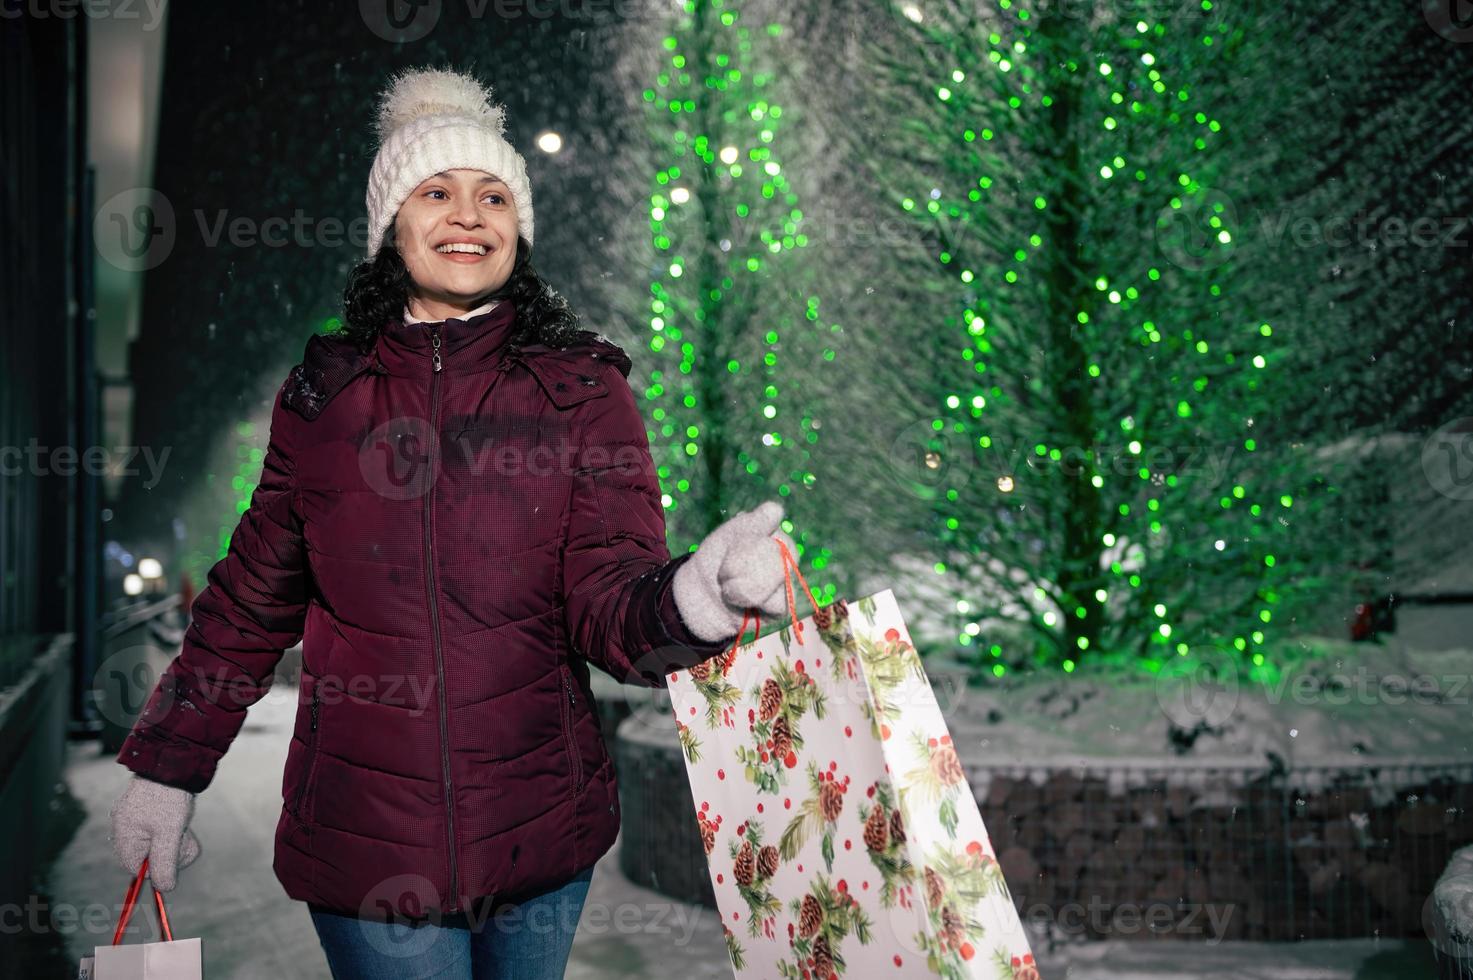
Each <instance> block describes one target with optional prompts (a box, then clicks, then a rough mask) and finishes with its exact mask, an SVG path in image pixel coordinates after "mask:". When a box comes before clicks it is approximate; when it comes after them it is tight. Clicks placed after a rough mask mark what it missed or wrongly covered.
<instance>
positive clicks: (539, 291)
mask: <svg viewBox="0 0 1473 980" xmlns="http://www.w3.org/2000/svg"><path fill="white" fill-rule="evenodd" d="M531 250H532V249H531V246H530V245H528V244H527V240H526V239H525V238H523V237H522V236H520V235H518V236H517V257H516V261H515V262H514V264H513V265H512V270H511V276H510V278H508V279H507V281H506V283H505V284H504V285H503V286H502V287H501V288H500V289H498V290H496V291H495V292H493V293H488V294H487V295H486V296H485V297H484V298H483V301H490V300H493V299H509V300H511V301H512V305H514V306H515V307H516V311H517V318H516V323H515V324H514V325H513V326H512V333H511V337H510V338H509V341H508V342H509V343H511V344H513V345H516V346H522V345H525V344H536V343H541V344H546V345H548V346H549V347H554V348H558V349H562V348H565V347H567V346H569V345H570V344H572V343H573V342H574V341H576V340H579V339H581V338H582V337H583V336H584V335H586V334H588V333H589V332H588V331H585V330H582V329H580V328H579V326H578V323H579V318H578V314H576V313H574V312H573V310H572V308H570V307H569V306H568V301H567V300H566V299H565V298H563V296H561V295H560V294H559V293H558V292H557V290H555V289H553V288H552V286H551V284H549V283H548V282H547V280H545V279H543V278H542V276H541V275H539V274H538V273H537V270H536V269H534V268H533V267H532V260H531ZM412 284H413V281H412V280H411V279H410V276H409V269H408V267H406V266H405V265H404V257H403V256H402V255H400V254H399V248H398V245H397V243H396V241H395V238H394V226H393V225H392V224H390V225H389V228H388V230H387V232H386V233H385V235H384V242H383V246H382V247H381V248H380V249H379V251H378V254H377V255H376V256H374V257H373V258H372V259H366V260H364V261H363V262H360V263H358V265H356V266H355V267H354V268H353V271H352V272H350V273H349V274H348V285H347V287H346V288H345V289H344V290H343V311H344V314H345V316H344V322H343V325H342V326H341V327H339V328H337V329H336V330H334V331H332V333H331V336H334V337H341V338H344V339H346V340H349V341H351V342H353V344H354V345H356V346H357V348H358V349H359V350H360V351H364V352H367V351H368V350H370V349H372V347H373V345H374V342H375V341H376V340H377V339H378V335H379V330H381V329H382V328H383V325H384V324H385V323H388V322H391V321H396V320H398V319H399V318H400V317H401V316H403V314H404V305H405V303H407V302H408V301H409V289H410V286H411V285H412Z"/></svg>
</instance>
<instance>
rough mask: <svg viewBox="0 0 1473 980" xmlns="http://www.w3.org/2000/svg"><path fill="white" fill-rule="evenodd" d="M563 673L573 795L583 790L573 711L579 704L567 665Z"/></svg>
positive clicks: (565, 724) (564, 733) (564, 724)
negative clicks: (566, 701) (566, 702)
mask: <svg viewBox="0 0 1473 980" xmlns="http://www.w3.org/2000/svg"><path fill="white" fill-rule="evenodd" d="M560 669H561V670H562V672H563V690H564V691H566V692H567V694H568V707H566V708H564V709H563V738H564V740H565V741H566V742H567V745H568V758H569V759H570V760H571V761H572V763H573V793H574V794H575V795H576V794H577V792H578V791H579V790H580V789H582V788H583V760H582V759H580V758H579V757H578V742H577V739H576V738H574V736H573V710H574V708H576V707H577V705H578V702H577V700H576V699H575V698H574V697H573V675H572V672H571V671H569V670H568V668H567V666H566V665H561V666H560Z"/></svg>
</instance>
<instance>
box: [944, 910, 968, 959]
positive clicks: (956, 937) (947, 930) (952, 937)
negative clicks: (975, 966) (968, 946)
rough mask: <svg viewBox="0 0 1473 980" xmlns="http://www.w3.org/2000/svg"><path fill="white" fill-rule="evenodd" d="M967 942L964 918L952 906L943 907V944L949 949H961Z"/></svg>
mask: <svg viewBox="0 0 1473 980" xmlns="http://www.w3.org/2000/svg"><path fill="white" fill-rule="evenodd" d="M966 941H967V930H966V926H965V925H964V924H963V922H962V917H961V916H960V915H958V914H957V912H956V910H955V909H953V908H952V907H951V906H950V905H943V906H942V907H941V943H942V945H943V946H945V947H947V948H949V949H960V948H961V945H962V943H964V942H966Z"/></svg>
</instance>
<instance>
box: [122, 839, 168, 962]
mask: <svg viewBox="0 0 1473 980" xmlns="http://www.w3.org/2000/svg"><path fill="white" fill-rule="evenodd" d="M147 874H148V858H144V859H143V863H142V864H140V865H139V866H138V873H137V874H136V875H134V876H133V883H132V884H131V885H129V886H128V895H127V897H126V898H124V899H123V913H122V915H120V916H118V928H117V929H116V930H114V931H113V941H112V945H114V946H116V945H118V943H120V942H122V940H123V930H124V929H126V928H128V920H129V919H130V918H132V917H133V905H134V903H136V902H137V901H138V892H139V890H140V889H141V888H142V887H143V879H144V876H146V875H147ZM148 887H150V888H152V889H153V898H154V902H155V903H156V904H157V905H158V907H159V925H160V926H162V927H163V930H164V941H165V942H170V943H171V942H173V941H174V933H173V931H172V930H171V929H170V928H169V913H168V912H165V911H164V896H163V895H162V894H161V893H160V892H159V890H158V888H157V887H155V886H154V883H153V881H152V880H151V879H150V880H149V883H148Z"/></svg>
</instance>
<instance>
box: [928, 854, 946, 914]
mask: <svg viewBox="0 0 1473 980" xmlns="http://www.w3.org/2000/svg"><path fill="white" fill-rule="evenodd" d="M945 897H946V886H945V885H944V884H943V883H942V881H941V876H940V875H938V874H937V873H936V870H935V869H934V868H932V867H931V866H930V865H929V864H928V865H926V904H928V905H930V906H931V908H933V909H939V908H940V907H941V900H942V899H943V898H945Z"/></svg>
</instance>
